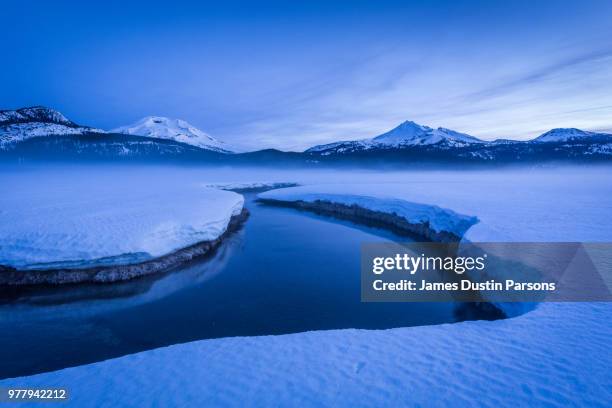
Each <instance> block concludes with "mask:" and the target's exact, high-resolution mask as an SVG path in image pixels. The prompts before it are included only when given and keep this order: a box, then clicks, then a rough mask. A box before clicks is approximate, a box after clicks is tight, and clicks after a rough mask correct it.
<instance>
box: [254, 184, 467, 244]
mask: <svg viewBox="0 0 612 408" xmlns="http://www.w3.org/2000/svg"><path fill="white" fill-rule="evenodd" d="M359 188H360V189H361V188H362V186H359ZM321 189H323V190H324V191H325V192H320V190H321ZM342 190H344V191H348V190H349V188H347V186H346V185H343V186H339V185H326V186H324V187H323V188H322V187H321V186H305V187H296V188H284V189H279V190H272V191H267V192H265V193H261V194H259V195H258V198H259V199H260V200H262V201H265V202H272V203H294V204H299V205H300V206H302V207H304V203H309V204H312V206H308V208H312V209H327V210H329V211H330V212H334V211H336V212H340V213H347V211H349V210H351V208H350V207H355V208H353V209H352V212H351V214H352V215H354V216H356V217H364V218H367V217H369V218H371V219H372V220H376V221H381V222H384V221H385V218H384V217H383V216H382V215H388V216H393V217H397V219H395V220H394V219H392V218H389V219H388V220H387V222H388V223H389V224H392V225H394V226H395V227H399V228H402V229H405V230H406V231H408V232H412V233H420V234H421V235H423V236H425V237H426V238H429V239H432V240H434V241H447V240H449V236H450V240H458V239H461V237H463V234H464V233H465V231H467V229H468V228H470V227H471V226H472V225H474V224H476V223H477V222H478V218H476V217H470V216H467V215H462V214H458V213H456V212H454V211H452V210H449V209H444V208H440V207H438V206H435V205H427V204H421V203H415V202H410V201H406V200H402V199H397V198H393V197H390V196H388V195H385V193H388V192H386V191H384V189H383V190H373V191H369V193H373V194H368V195H366V194H363V195H358V194H352V193H348V192H347V193H345V194H342V193H328V192H327V191H342ZM329 204H335V205H340V206H341V207H339V208H336V209H334V208H331V207H330V206H329ZM363 209H365V210H369V211H370V212H371V213H369V214H368V213H364V212H363V211H361V210H363ZM453 238H454V239H453Z"/></svg>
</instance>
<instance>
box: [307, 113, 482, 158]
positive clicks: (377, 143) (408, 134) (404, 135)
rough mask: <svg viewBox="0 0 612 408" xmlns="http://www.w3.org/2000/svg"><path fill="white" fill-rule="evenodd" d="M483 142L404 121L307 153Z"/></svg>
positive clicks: (452, 132)
mask: <svg viewBox="0 0 612 408" xmlns="http://www.w3.org/2000/svg"><path fill="white" fill-rule="evenodd" d="M475 143H476V144H484V143H486V142H485V141H483V140H480V139H478V138H475V137H474V136H470V135H468V134H465V133H459V132H455V131H454V130H450V129H446V128H441V127H440V128H437V129H433V128H430V127H429V126H423V125H419V124H417V123H414V122H412V121H406V122H404V123H402V124H401V125H399V126H397V127H396V128H394V129H391V130H390V131H388V132H386V133H383V134H382V135H379V136H376V137H374V138H371V139H364V140H353V141H344V142H336V143H330V144H325V145H319V146H314V147H311V148H310V149H308V150H306V152H307V153H314V152H326V153H327V154H332V153H334V152H336V153H346V152H352V151H360V150H370V149H384V150H388V149H394V148H397V149H403V148H408V147H411V146H426V145H440V146H441V147H444V148H449V147H460V146H467V145H471V144H475Z"/></svg>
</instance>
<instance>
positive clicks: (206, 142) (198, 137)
mask: <svg viewBox="0 0 612 408" xmlns="http://www.w3.org/2000/svg"><path fill="white" fill-rule="evenodd" d="M113 132H116V133H125V134H128V135H137V136H148V137H156V138H159V139H170V140H174V141H177V142H181V143H187V144H190V145H193V146H197V147H200V148H203V149H207V150H213V151H216V152H221V153H229V152H230V148H229V147H228V146H226V145H225V144H224V143H223V142H221V141H219V140H217V139H215V138H213V137H212V136H210V135H209V134H207V133H204V132H203V131H201V130H200V129H198V128H196V127H195V126H193V125H191V124H189V123H187V122H185V121H184V120H180V119H170V118H165V117H162V116H147V117H145V118H142V119H141V120H139V121H138V122H136V123H134V124H131V125H128V126H122V127H119V128H117V129H114V130H113Z"/></svg>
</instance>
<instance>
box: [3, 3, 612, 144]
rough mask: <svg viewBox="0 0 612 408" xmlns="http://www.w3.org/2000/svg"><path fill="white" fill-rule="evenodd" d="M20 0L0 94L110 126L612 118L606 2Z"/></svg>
mask: <svg viewBox="0 0 612 408" xmlns="http://www.w3.org/2000/svg"><path fill="white" fill-rule="evenodd" d="M17 3H18V2H12V4H4V5H3V7H2V10H3V11H2V13H3V14H4V16H3V18H2V24H0V34H2V38H3V39H4V41H3V46H2V49H3V51H2V53H0V58H1V61H2V63H1V64H0V107H1V108H4V109H11V108H17V107H21V106H28V105H47V106H50V107H53V108H56V109H58V110H60V111H62V112H63V113H65V114H66V115H67V116H68V117H69V118H71V119H73V120H74V121H77V122H79V123H82V124H86V125H91V126H96V127H101V128H104V129H110V128H114V127H117V126H120V125H125V124H129V123H132V122H134V121H136V120H138V119H139V118H141V117H143V116H147V115H161V116H169V117H176V118H182V119H185V120H187V121H189V122H191V123H192V124H194V125H196V126H197V127H199V128H201V129H202V130H204V131H206V132H208V133H210V134H211V135H213V136H215V137H217V138H218V139H221V140H224V141H226V142H228V143H230V144H234V145H237V146H239V147H242V148H245V149H250V148H259V147H278V148H283V149H303V148H306V147H308V146H312V145H314V144H318V143H325V142H330V141H336V140H340V139H358V138H365V137H371V136H374V135H377V134H380V133H382V132H384V131H386V130H388V129H390V128H392V127H394V126H395V125H397V124H399V123H400V122H402V121H404V120H413V121H416V122H418V123H421V124H426V125H429V126H433V127H437V126H443V127H448V128H451V129H455V130H458V131H462V132H466V133H470V134H473V135H475V136H478V137H481V138H484V139H494V138H498V137H504V138H514V139H526V138H530V137H533V136H535V135H537V134H539V133H542V132H544V131H546V130H548V129H550V128H553V127H580V128H583V129H597V130H611V129H612V41H611V39H612V17H611V16H612V2H610V1H605V0H604V1H582V2H578V1H573V2H569V1H563V0H555V1H544V0H543V1H503V2H502V1H460V0H459V1H421V2H408V1H402V2H387V1H369V2H362V1H344V2H333V1H321V2H319V1H309V2H301V3H300V2H292V1H286V2H248V3H247V2H237V1H224V2H218V3H207V2H195V1H194V2H183V1H179V0H175V1H172V2H167V3H165V4H164V3H157V2H154V1H147V2H127V1H121V2H116V1H112V0H111V1H105V2H88V3H87V4H77V3H76V2H72V4H71V2H62V1H59V2H38V3H37V2H27V4H23V5H19V4H17ZM82 3H86V2H82Z"/></svg>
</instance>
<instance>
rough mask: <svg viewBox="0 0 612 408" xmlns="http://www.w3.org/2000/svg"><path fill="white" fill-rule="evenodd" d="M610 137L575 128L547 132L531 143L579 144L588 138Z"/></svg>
mask: <svg viewBox="0 0 612 408" xmlns="http://www.w3.org/2000/svg"><path fill="white" fill-rule="evenodd" d="M601 137H604V138H605V137H612V135H609V134H606V133H597V132H587V131H584V130H580V129H576V128H558V129H552V130H549V131H548V132H546V133H543V134H542V135H540V136H538V137H536V138H535V139H533V140H532V142H536V143H550V142H553V143H558V142H567V141H576V142H580V141H583V140H585V139H590V138H601Z"/></svg>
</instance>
